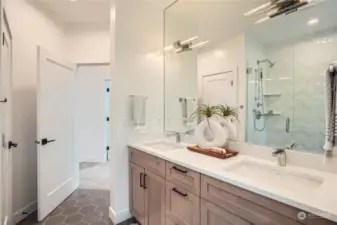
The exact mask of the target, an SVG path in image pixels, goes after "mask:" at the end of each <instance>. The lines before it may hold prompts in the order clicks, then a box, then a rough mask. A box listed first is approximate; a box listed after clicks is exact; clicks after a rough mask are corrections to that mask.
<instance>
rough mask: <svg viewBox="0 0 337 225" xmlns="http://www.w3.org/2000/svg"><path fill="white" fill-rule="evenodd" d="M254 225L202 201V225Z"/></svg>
mask: <svg viewBox="0 0 337 225" xmlns="http://www.w3.org/2000/svg"><path fill="white" fill-rule="evenodd" d="M233 224H234V225H252V223H250V222H248V221H246V220H244V219H242V218H240V217H239V216H236V215H234V214H232V213H230V212H228V211H227V210H225V209H223V208H220V207H219V206H216V205H214V204H213V203H210V202H208V201H206V200H204V199H201V225H233Z"/></svg>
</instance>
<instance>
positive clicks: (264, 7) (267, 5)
mask: <svg viewBox="0 0 337 225" xmlns="http://www.w3.org/2000/svg"><path fill="white" fill-rule="evenodd" d="M271 4H272V2H267V3H266V4H263V5H261V6H259V7H256V8H255V9H252V10H250V11H248V12H246V13H245V14H244V16H250V15H253V14H255V13H257V12H260V11H262V10H264V9H266V8H267V7H269V6H270V5H271Z"/></svg>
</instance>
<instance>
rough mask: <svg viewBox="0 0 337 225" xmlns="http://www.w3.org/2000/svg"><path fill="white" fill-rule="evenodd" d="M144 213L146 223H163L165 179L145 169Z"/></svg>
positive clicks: (150, 224) (153, 224)
mask: <svg viewBox="0 0 337 225" xmlns="http://www.w3.org/2000/svg"><path fill="white" fill-rule="evenodd" d="M144 176H145V177H144V186H145V213H146V222H145V224H146V225H165V213H166V210H165V209H166V205H165V198H166V196H165V191H166V185H165V180H164V179H163V178H161V177H159V176H157V175H155V174H153V173H151V172H148V171H145V175H144Z"/></svg>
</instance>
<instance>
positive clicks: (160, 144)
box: [144, 140, 184, 151]
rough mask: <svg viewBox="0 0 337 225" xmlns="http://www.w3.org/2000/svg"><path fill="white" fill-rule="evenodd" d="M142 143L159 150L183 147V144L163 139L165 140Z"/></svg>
mask: <svg viewBox="0 0 337 225" xmlns="http://www.w3.org/2000/svg"><path fill="white" fill-rule="evenodd" d="M144 145H145V146H147V147H151V148H154V149H156V150H160V151H172V150H177V149H181V148H184V145H182V144H179V143H175V142H170V141H165V140H161V141H156V142H151V143H145V144H144Z"/></svg>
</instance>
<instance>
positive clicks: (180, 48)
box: [164, 36, 198, 52]
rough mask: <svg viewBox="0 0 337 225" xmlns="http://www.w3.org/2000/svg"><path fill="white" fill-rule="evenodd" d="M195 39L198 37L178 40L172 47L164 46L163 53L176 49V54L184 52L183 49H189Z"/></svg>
mask: <svg viewBox="0 0 337 225" xmlns="http://www.w3.org/2000/svg"><path fill="white" fill-rule="evenodd" d="M197 38H198V36H194V37H191V38H188V39H186V40H184V41H179V40H178V41H176V42H174V44H173V45H168V46H165V47H164V51H165V52H168V51H172V50H174V49H176V52H181V51H184V49H185V50H186V49H188V48H190V47H191V45H192V41H194V40H195V39H197Z"/></svg>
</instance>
